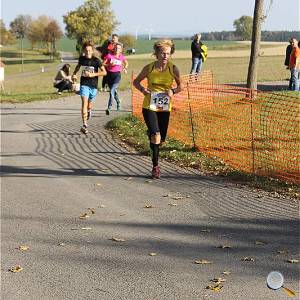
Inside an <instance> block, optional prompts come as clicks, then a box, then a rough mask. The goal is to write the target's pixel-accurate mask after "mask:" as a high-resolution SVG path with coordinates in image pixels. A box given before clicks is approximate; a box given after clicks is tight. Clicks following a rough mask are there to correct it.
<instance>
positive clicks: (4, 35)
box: [0, 19, 15, 45]
mask: <svg viewBox="0 0 300 300" xmlns="http://www.w3.org/2000/svg"><path fill="white" fill-rule="evenodd" d="M14 42H15V39H14V36H13V35H12V33H11V32H10V31H8V30H7V29H6V27H5V24H4V22H3V21H2V20H1V19H0V44H1V45H9V44H13V43H14Z"/></svg>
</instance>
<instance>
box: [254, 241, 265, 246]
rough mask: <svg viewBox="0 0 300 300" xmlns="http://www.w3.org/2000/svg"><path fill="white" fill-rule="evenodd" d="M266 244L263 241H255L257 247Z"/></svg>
mask: <svg viewBox="0 0 300 300" xmlns="http://www.w3.org/2000/svg"><path fill="white" fill-rule="evenodd" d="M266 244H267V243H266V242H262V241H255V245H266Z"/></svg>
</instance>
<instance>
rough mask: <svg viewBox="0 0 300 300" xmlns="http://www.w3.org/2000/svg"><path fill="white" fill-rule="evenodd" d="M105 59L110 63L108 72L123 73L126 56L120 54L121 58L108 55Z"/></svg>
mask: <svg viewBox="0 0 300 300" xmlns="http://www.w3.org/2000/svg"><path fill="white" fill-rule="evenodd" d="M105 59H106V60H107V61H108V66H107V71H109V72H121V71H122V64H123V61H124V60H125V56H124V55H123V54H120V55H119V57H116V56H115V55H113V54H107V56H106V57H105Z"/></svg>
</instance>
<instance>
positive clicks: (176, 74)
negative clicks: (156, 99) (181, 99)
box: [168, 65, 183, 97]
mask: <svg viewBox="0 0 300 300" xmlns="http://www.w3.org/2000/svg"><path fill="white" fill-rule="evenodd" d="M173 72H174V79H175V82H176V84H177V87H176V88H172V89H171V90H169V91H168V95H169V96H170V97H171V96H173V95H174V94H177V93H180V92H181V91H182V90H183V85H182V81H181V78H180V73H179V70H178V68H177V67H176V66H175V65H174V67H173Z"/></svg>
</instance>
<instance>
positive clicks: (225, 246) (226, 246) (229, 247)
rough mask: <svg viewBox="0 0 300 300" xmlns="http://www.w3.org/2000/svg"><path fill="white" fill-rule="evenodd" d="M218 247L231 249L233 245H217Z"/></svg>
mask: <svg viewBox="0 0 300 300" xmlns="http://www.w3.org/2000/svg"><path fill="white" fill-rule="evenodd" d="M217 248H220V249H231V248H232V247H231V246H229V245H220V246H217Z"/></svg>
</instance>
